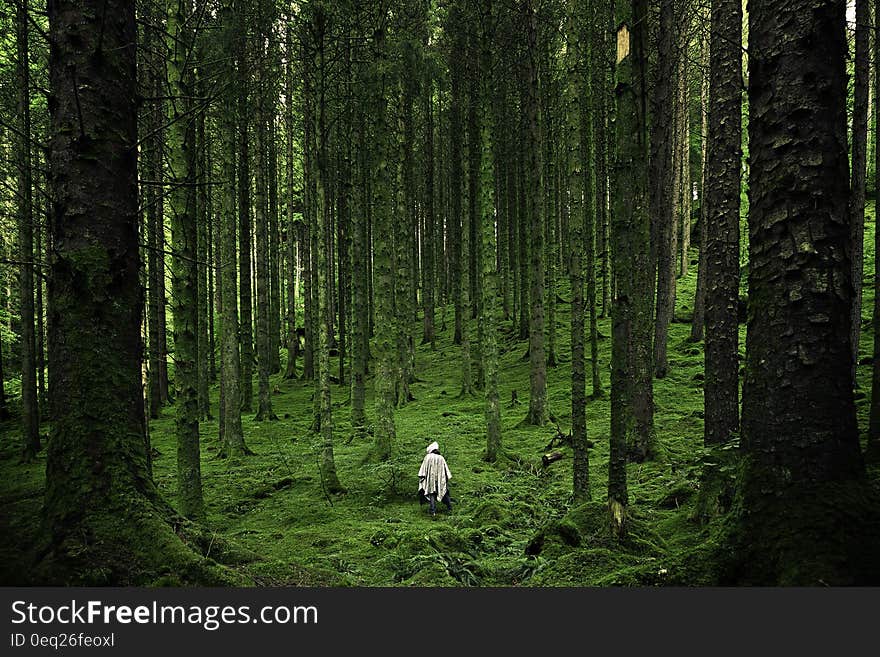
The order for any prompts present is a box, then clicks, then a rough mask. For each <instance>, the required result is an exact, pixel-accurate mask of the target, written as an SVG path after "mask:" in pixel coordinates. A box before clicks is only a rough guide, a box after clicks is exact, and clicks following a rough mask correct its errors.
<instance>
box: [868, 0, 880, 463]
mask: <svg viewBox="0 0 880 657" xmlns="http://www.w3.org/2000/svg"><path fill="white" fill-rule="evenodd" d="M877 17H880V2H876V1H875V3H874V19H875V20H874V143H875V144H877V142H878V134H877V129H878V128H880V121H877V117H878V116H880V21H878V20H877ZM874 189H875V190H880V148H876V147H875V149H874ZM876 195H877V193H876V191H875V197H876ZM874 221H875V224H874V253H880V230H877V227H878V224H877V223H876V222H877V209H876V200H875V209H874ZM872 325H873V329H874V330H873V334H874V335H873V338H874V345H873V356H874V358H873V362H872V364H871V411H870V416H869V420H868V446H867V449H866V456H867V457H868V458H869V459H871V460H872V461H876V460H877V459H878V458H880V258H877V257H876V256H875V258H874V309H873V321H872Z"/></svg>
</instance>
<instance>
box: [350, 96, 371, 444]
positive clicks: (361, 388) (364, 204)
mask: <svg viewBox="0 0 880 657" xmlns="http://www.w3.org/2000/svg"><path fill="white" fill-rule="evenodd" d="M357 125H358V129H357V133H358V135H357V140H358V147H357V153H358V173H359V175H360V180H361V182H362V184H363V187H362V189H363V190H364V192H366V188H367V185H366V181H367V178H368V177H369V175H370V174H369V171H368V169H369V164H368V162H369V160H368V156H367V148H366V143H367V135H366V131H367V119H366V116H365V115H364V113H363V112H358V121H357ZM369 204H370V199H369V198H368V197H367V196H366V193H364V194H363V195H362V196H361V202H360V203H359V204H358V206H357V207H355V208H354V210H353V212H352V243H351V274H352V295H351V300H352V314H351V328H352V331H351V332H352V336H351V339H352V354H351V355H352V361H351V424H352V427H354V429H355V431H356V432H359V433H362V432H363V431H365V429H366V423H367V418H366V412H365V405H366V374H367V357H368V351H369V335H368V334H369V330H370V326H369V324H370V320H369V307H368V305H369V304H368V300H367V259H368V258H369V251H368V244H367V219H366V213H367V208H368V206H369Z"/></svg>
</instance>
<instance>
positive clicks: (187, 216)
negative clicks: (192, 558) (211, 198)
mask: <svg viewBox="0 0 880 657" xmlns="http://www.w3.org/2000/svg"><path fill="white" fill-rule="evenodd" d="M190 12H191V7H190V6H189V4H188V2H187V0H169V2H168V5H167V18H166V31H167V37H166V38H167V44H166V47H167V53H168V61H167V71H168V87H169V89H170V90H171V95H172V98H171V99H170V102H169V103H168V173H169V177H170V183H171V191H170V192H169V195H168V200H169V205H170V208H171V244H172V255H171V270H172V274H173V275H172V278H171V284H172V287H171V295H172V300H171V301H172V313H173V318H174V324H173V327H174V329H173V330H174V332H173V338H174V397H175V418H174V423H175V434H176V436H177V498H178V505H179V507H180V512H181V513H182V514H183V515H184V516H186V517H188V518H200V517H202V516H203V515H204V502H203V499H202V477H201V461H200V453H199V452H200V450H199V398H198V379H199V373H198V330H199V328H198V320H199V316H198V280H199V279H198V264H197V260H196V257H197V253H198V249H197V246H198V245H197V228H196V215H195V209H196V208H195V204H196V187H195V175H194V174H195V163H196V157H195V129H194V128H195V127H194V125H193V122H192V121H191V120H190V118H189V111H190V109H191V107H192V103H191V100H189V99H190V98H191V97H192V96H193V94H194V91H195V89H194V87H193V75H192V69H191V68H190V65H189V64H188V62H189V61H190V58H191V57H192V55H193V53H192V47H193V42H192V33H191V31H190V29H189V28H188V26H187V19H188V18H189V14H190Z"/></svg>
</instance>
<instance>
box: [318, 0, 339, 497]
mask: <svg viewBox="0 0 880 657" xmlns="http://www.w3.org/2000/svg"><path fill="white" fill-rule="evenodd" d="M312 11H313V15H312V16H311V23H312V33H313V35H314V39H315V46H316V50H317V51H316V53H315V55H316V57H317V58H318V62H317V67H316V71H317V74H318V80H317V84H316V87H317V88H316V91H317V94H318V98H317V102H318V112H317V114H316V116H315V120H316V126H315V127H316V130H315V132H316V136H317V139H318V144H317V162H316V164H317V165H318V170H317V195H316V199H315V213H316V217H315V218H316V220H317V223H316V228H317V233H318V234H317V247H318V248H317V250H316V253H315V255H316V256H317V272H318V277H317V287H318V289H317V293H318V389H317V390H316V393H317V394H318V395H319V398H320V402H319V409H320V421H319V424H320V432H321V482H322V485H323V486H324V488H325V489H326V490H327V492H328V493H339V492H342V491H343V490H344V489H343V487H342V485H341V484H340V483H339V477H338V476H337V474H336V462H335V459H334V455H333V406H332V399H331V394H330V342H331V339H332V337H333V336H332V334H331V330H332V328H331V327H332V326H333V323H332V321H331V320H332V318H331V310H330V303H329V301H330V290H331V288H332V286H333V277H332V276H331V272H332V271H333V269H332V266H331V261H330V245H331V242H332V240H333V236H332V235H333V234H332V229H331V222H330V208H329V207H328V205H329V204H328V201H327V185H328V177H329V170H328V167H329V164H330V163H329V161H328V157H329V153H328V150H329V149H328V147H327V141H328V137H329V135H328V127H327V120H326V115H325V112H326V103H325V93H326V77H325V76H326V70H327V69H326V60H325V57H326V52H325V47H326V41H325V36H326V28H327V19H328V17H327V14H326V11H325V9H324V7H323V6H322V5H318V6H317V7H316V8H315V9H313V10H312Z"/></svg>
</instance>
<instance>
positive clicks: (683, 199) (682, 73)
mask: <svg viewBox="0 0 880 657" xmlns="http://www.w3.org/2000/svg"><path fill="white" fill-rule="evenodd" d="M681 21H682V28H681V29H682V30H683V31H684V34H683V35H682V38H681V46H680V47H681V51H680V53H679V77H678V111H679V120H678V131H679V136H678V140H677V142H678V149H679V153H678V166H679V173H678V197H679V200H678V204H677V205H678V212H679V214H680V215H681V221H680V222H679V225H680V226H681V230H680V231H679V236H680V239H679V243H680V244H681V257H680V260H679V261H680V264H679V267H678V274H679V276H687V273H688V269H689V267H690V262H691V254H690V251H691V205H692V202H693V201H692V199H693V192H692V191H691V99H690V97H691V96H690V92H691V86H690V68H691V67H690V34H691V14H690V9H689V8H688V7H685V8H684V16H683V17H682V19H681ZM674 303H675V301H674V300H673V304H674ZM672 310H673V318H674V315H675V306H674V305H673V308H672Z"/></svg>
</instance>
